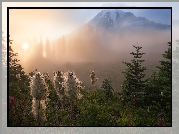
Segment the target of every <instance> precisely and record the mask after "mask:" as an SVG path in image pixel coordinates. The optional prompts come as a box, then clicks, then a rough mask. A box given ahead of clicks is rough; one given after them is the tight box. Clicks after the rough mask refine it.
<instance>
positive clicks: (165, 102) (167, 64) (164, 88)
mask: <svg viewBox="0 0 179 134" xmlns="http://www.w3.org/2000/svg"><path fill="white" fill-rule="evenodd" d="M168 45H169V48H168V50H167V51H165V53H164V54H163V57H164V58H165V60H162V61H160V66H157V68H158V69H159V72H158V76H159V81H158V85H160V86H159V88H160V90H161V102H160V105H161V110H162V112H164V116H166V117H167V120H166V121H167V122H170V123H171V99H172V98H171V95H172V94H171V90H172V87H171V86H172V84H171V83H172V79H171V74H172V72H171V69H172V66H171V58H172V56H171V42H168Z"/></svg>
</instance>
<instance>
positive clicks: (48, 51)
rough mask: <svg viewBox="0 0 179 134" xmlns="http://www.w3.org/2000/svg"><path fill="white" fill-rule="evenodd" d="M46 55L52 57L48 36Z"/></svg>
mask: <svg viewBox="0 0 179 134" xmlns="http://www.w3.org/2000/svg"><path fill="white" fill-rule="evenodd" d="M45 51H46V57H47V58H50V41H49V39H48V38H46V50H45Z"/></svg>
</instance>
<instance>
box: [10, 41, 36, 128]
mask: <svg viewBox="0 0 179 134" xmlns="http://www.w3.org/2000/svg"><path fill="white" fill-rule="evenodd" d="M10 44H12V40H10ZM9 47H10V48H9V99H10V98H11V97H13V98H14V101H15V103H14V104H13V105H12V104H11V103H10V105H9V113H10V114H9V125H10V126H26V125H33V123H34V121H33V117H32V115H31V104H32V102H31V100H32V98H31V96H30V88H29V79H28V76H27V75H26V74H25V72H24V71H23V68H22V67H21V65H20V64H18V60H17V59H16V58H15V57H16V56H17V53H14V52H13V50H12V47H11V46H9Z"/></svg>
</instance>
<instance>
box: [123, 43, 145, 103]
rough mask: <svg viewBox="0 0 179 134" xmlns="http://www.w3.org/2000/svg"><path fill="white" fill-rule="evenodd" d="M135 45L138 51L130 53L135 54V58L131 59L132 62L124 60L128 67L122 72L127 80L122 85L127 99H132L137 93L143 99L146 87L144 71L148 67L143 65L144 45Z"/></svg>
mask: <svg viewBox="0 0 179 134" xmlns="http://www.w3.org/2000/svg"><path fill="white" fill-rule="evenodd" d="M133 47H134V48H135V49H136V52H132V53H130V54H132V55H133V56H134V59H133V60H131V61H132V62H131V63H127V62H123V63H124V64H126V65H127V67H128V68H127V69H126V70H125V71H124V72H122V73H124V75H125V80H124V82H123V85H122V87H123V94H124V96H125V100H126V101H132V98H133V95H137V97H138V98H140V99H141V101H143V99H142V96H143V91H144V89H145V80H144V78H145V74H144V71H145V70H146V68H145V67H142V62H144V61H145V60H141V59H140V58H142V55H143V54H145V53H141V52H140V49H141V48H142V47H139V46H134V45H133ZM141 101H137V102H141Z"/></svg>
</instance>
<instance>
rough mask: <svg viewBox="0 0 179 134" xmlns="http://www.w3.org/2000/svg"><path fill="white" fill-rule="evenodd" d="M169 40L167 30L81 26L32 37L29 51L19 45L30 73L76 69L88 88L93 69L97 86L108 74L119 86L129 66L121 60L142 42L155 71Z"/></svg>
mask: <svg viewBox="0 0 179 134" xmlns="http://www.w3.org/2000/svg"><path fill="white" fill-rule="evenodd" d="M170 41H171V33H170V31H165V30H163V31H161V30H160V31H159V30H151V29H142V30H137V31H136V30H134V31H124V32H121V33H114V32H113V33H109V32H108V33H107V32H106V33H103V32H100V31H97V30H95V29H93V30H92V29H88V28H86V29H85V28H84V27H82V28H81V29H78V30H76V31H74V32H73V33H71V34H69V35H66V36H63V37H61V38H59V39H58V40H49V39H48V38H47V39H46V42H45V43H42V42H40V43H37V42H36V41H32V42H31V46H30V47H29V49H28V50H27V51H26V52H23V50H20V49H18V50H19V57H18V59H20V60H21V61H20V63H21V64H22V66H23V67H24V69H25V71H26V72H27V73H29V72H31V71H34V70H35V69H37V70H38V71H41V72H49V74H50V77H52V76H53V75H52V74H53V71H57V70H59V71H60V70H62V71H68V70H70V71H72V70H74V71H75V73H76V75H77V76H78V77H79V78H80V79H81V80H82V81H83V82H84V84H85V86H87V88H89V87H90V78H89V73H90V70H94V71H95V72H96V75H97V77H98V78H99V81H98V83H97V85H96V86H97V87H100V86H101V84H102V81H103V80H104V79H105V78H108V79H110V80H112V81H113V83H114V89H115V90H117V88H118V87H119V86H120V85H121V84H122V81H123V79H124V75H123V74H122V71H124V69H125V68H126V67H125V65H124V64H123V63H122V61H127V62H129V61H130V60H132V59H133V56H132V55H130V52H132V51H134V52H135V48H134V47H133V45H137V42H139V46H142V47H143V48H142V49H141V52H145V53H146V54H145V55H144V56H143V59H144V60H146V61H145V64H144V65H145V66H146V67H147V68H148V69H150V70H149V71H148V76H149V75H151V73H152V72H153V71H156V68H155V66H156V65H158V63H159V60H161V59H162V54H163V53H164V52H165V51H166V50H167V49H168V45H167V43H168V42H170ZM22 52H23V53H22ZM93 88H94V87H93Z"/></svg>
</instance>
